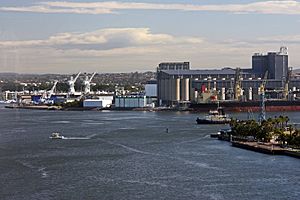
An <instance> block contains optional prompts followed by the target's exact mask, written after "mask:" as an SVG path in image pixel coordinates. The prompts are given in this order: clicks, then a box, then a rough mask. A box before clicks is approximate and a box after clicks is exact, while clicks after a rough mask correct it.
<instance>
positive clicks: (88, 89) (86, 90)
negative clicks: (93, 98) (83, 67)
mask: <svg viewBox="0 0 300 200" xmlns="http://www.w3.org/2000/svg"><path fill="white" fill-rule="evenodd" d="M95 75H96V72H94V73H93V74H92V76H91V78H89V77H88V76H86V77H85V81H84V82H83V84H84V94H89V93H90V92H91V81H92V79H93V78H94V76H95Z"/></svg>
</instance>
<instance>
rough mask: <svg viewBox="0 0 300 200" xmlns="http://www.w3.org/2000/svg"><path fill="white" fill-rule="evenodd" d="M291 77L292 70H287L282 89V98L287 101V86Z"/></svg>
mask: <svg viewBox="0 0 300 200" xmlns="http://www.w3.org/2000/svg"><path fill="white" fill-rule="evenodd" d="M291 76H292V68H289V69H288V72H287V76H286V78H285V83H284V88H283V98H284V99H285V100H288V98H289V84H290V79H291Z"/></svg>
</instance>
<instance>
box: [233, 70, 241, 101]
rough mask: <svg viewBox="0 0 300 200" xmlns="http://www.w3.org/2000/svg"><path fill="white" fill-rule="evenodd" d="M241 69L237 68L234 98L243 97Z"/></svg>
mask: <svg viewBox="0 0 300 200" xmlns="http://www.w3.org/2000/svg"><path fill="white" fill-rule="evenodd" d="M241 90H242V86H241V69H240V68H236V70H235V78H234V99H235V100H240V99H241V93H242V92H241Z"/></svg>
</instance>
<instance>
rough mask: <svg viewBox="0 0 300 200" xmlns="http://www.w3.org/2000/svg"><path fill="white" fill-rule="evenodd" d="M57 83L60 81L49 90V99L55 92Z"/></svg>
mask: <svg viewBox="0 0 300 200" xmlns="http://www.w3.org/2000/svg"><path fill="white" fill-rule="evenodd" d="M57 83H58V81H55V82H54V85H53V86H52V88H51V89H50V90H49V91H47V98H48V99H50V98H51V96H52V95H53V94H54V92H55V89H56V85H57Z"/></svg>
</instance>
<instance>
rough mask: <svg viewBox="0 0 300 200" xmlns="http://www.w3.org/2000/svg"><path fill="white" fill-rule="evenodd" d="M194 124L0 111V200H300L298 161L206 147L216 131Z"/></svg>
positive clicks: (185, 118) (157, 116) (164, 118)
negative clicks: (54, 137) (53, 136)
mask: <svg viewBox="0 0 300 200" xmlns="http://www.w3.org/2000/svg"><path fill="white" fill-rule="evenodd" d="M277 114H278V113H277ZM288 114H289V116H290V118H291V119H292V121H293V122H298V123H299V122H300V115H299V113H288ZM196 117H197V115H196V114H190V113H152V112H60V111H59V112H57V111H31V110H9V109H4V108H1V107H0V122H1V123H0V199H2V200H3V199H7V200H13V199H20V200H21V199H22V200H24V199H172V200H173V199H251V200H252V199H299V198H300V160H299V159H295V158H291V157H285V156H269V155H264V154H260V153H255V152H251V151H246V150H242V149H238V148H234V147H231V146H230V145H229V143H226V142H221V141H218V140H215V139H211V138H210V137H209V134H210V133H212V132H216V131H217V130H218V129H219V128H220V127H221V126H209V125H203V126H199V125H196V124H195V119H196ZM238 117H242V118H246V116H245V115H243V114H240V116H238ZM167 127H168V128H169V132H168V133H166V131H165V130H166V128H167ZM54 131H58V132H60V133H62V134H63V135H64V136H67V137H71V139H66V140H51V139H49V135H50V134H51V133H52V132H54ZM72 137H73V138H72ZM87 138H90V139H87Z"/></svg>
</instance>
